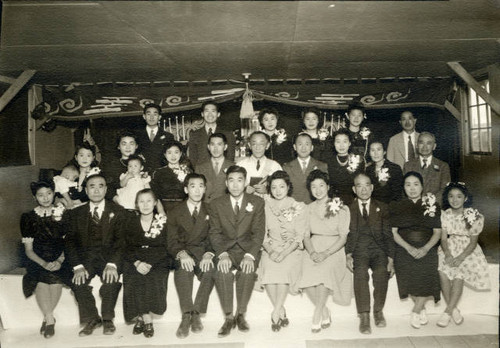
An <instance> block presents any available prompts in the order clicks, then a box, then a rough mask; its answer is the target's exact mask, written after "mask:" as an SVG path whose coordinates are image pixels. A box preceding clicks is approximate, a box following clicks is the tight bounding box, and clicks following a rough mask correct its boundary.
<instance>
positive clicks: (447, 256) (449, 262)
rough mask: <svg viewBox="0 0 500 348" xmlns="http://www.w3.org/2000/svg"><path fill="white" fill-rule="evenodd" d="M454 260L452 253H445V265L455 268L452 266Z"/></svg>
mask: <svg viewBox="0 0 500 348" xmlns="http://www.w3.org/2000/svg"><path fill="white" fill-rule="evenodd" d="M453 259H454V258H453V256H452V255H451V254H450V253H445V254H444V264H445V265H448V266H451V267H453V266H452V264H453Z"/></svg>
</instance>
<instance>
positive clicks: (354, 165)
mask: <svg viewBox="0 0 500 348" xmlns="http://www.w3.org/2000/svg"><path fill="white" fill-rule="evenodd" d="M347 160H348V165H347V171H348V172H349V173H351V174H352V173H354V172H355V171H356V170H357V169H358V167H359V164H360V163H361V156H360V155H355V154H350V155H349V158H348V159H347Z"/></svg>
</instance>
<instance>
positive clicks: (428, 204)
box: [422, 192, 436, 217]
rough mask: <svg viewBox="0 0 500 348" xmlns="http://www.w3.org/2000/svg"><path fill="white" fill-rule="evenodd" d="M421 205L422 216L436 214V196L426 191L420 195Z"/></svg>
mask: <svg viewBox="0 0 500 348" xmlns="http://www.w3.org/2000/svg"><path fill="white" fill-rule="evenodd" d="M422 205H423V206H424V207H425V211H424V216H426V215H429V216H430V217H434V216H436V196H434V194H432V193H430V192H429V193H427V194H426V195H425V196H423V197H422Z"/></svg>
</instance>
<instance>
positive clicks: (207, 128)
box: [205, 124, 217, 134]
mask: <svg viewBox="0 0 500 348" xmlns="http://www.w3.org/2000/svg"><path fill="white" fill-rule="evenodd" d="M210 128H212V134H213V133H215V129H216V128H217V125H215V126H210V127H209V126H208V125H207V124H205V131H206V132H207V134H208V130H209V129H210Z"/></svg>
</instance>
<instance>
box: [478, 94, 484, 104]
mask: <svg viewBox="0 0 500 348" xmlns="http://www.w3.org/2000/svg"><path fill="white" fill-rule="evenodd" d="M477 103H478V104H486V101H484V99H483V98H481V97H480V96H479V94H478V95H477Z"/></svg>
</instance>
